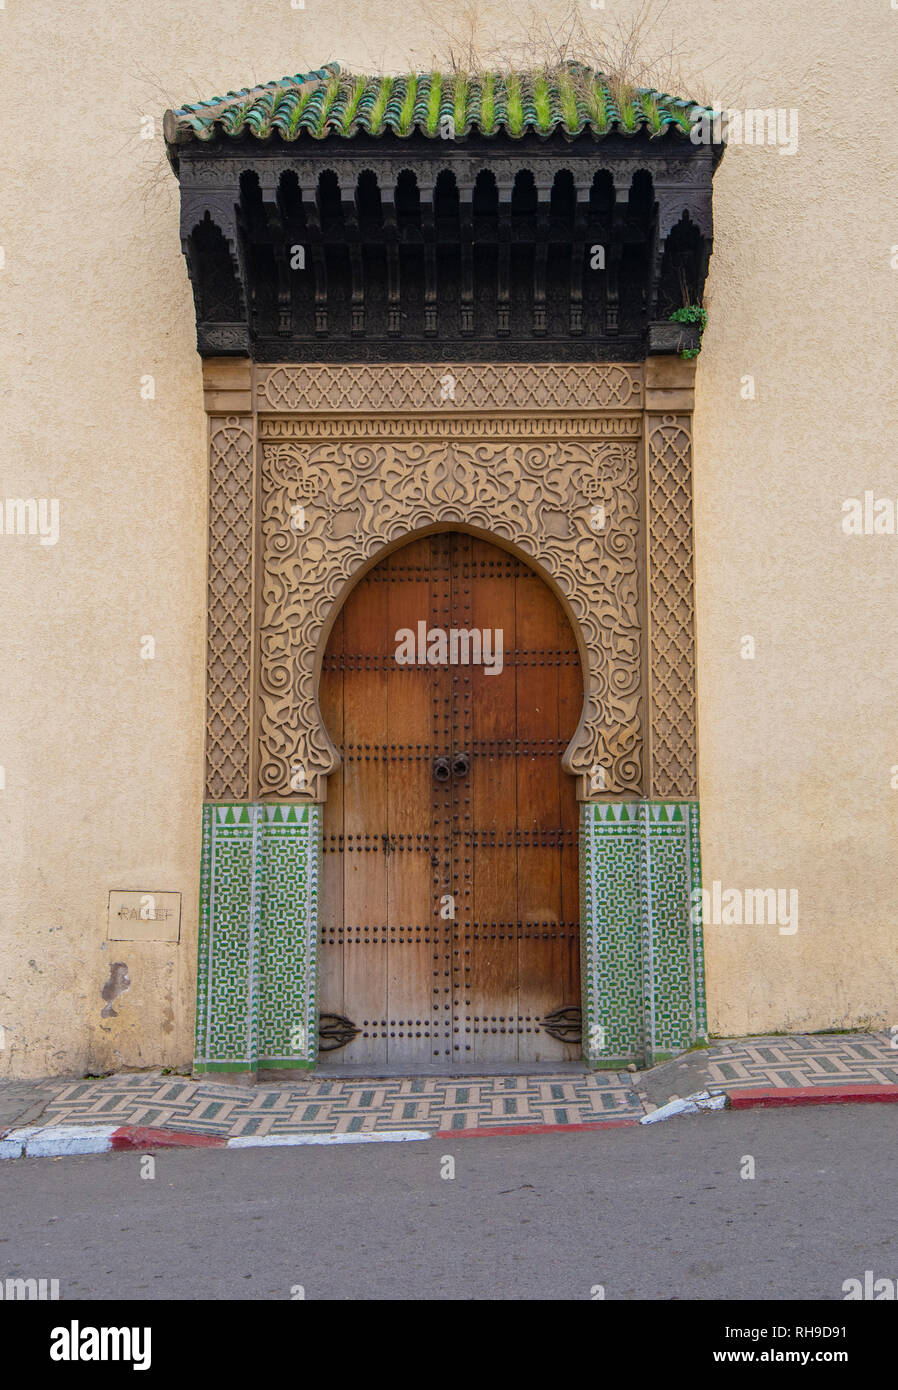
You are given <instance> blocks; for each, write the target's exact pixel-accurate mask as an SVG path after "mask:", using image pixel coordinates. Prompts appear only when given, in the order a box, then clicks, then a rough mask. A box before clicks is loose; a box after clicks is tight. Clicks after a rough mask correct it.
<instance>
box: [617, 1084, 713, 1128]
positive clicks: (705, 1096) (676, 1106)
mask: <svg viewBox="0 0 898 1390" xmlns="http://www.w3.org/2000/svg"><path fill="white" fill-rule="evenodd" d="M726 1103H727V1098H726V1093H725V1092H724V1091H714V1092H712V1091H695V1092H694V1093H693V1094H692V1095H691V1096H686V1097H685V1098H684V1099H682V1100H670V1101H668V1102H667V1104H666V1105H659V1106H658V1109H657V1110H653V1111H652V1112H651V1114H650V1115H643V1117H642V1119H641V1120H640V1121H639V1123H640V1124H641V1125H653V1124H654V1123H655V1121H656V1120H670V1119H673V1117H674V1115H698V1114H699V1112H700V1111H702V1110H723V1109H724V1108H725V1107H726Z"/></svg>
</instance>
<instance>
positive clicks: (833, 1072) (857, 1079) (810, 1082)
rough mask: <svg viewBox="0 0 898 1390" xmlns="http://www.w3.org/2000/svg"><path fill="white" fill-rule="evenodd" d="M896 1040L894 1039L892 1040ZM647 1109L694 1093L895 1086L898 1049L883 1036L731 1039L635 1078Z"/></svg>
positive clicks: (861, 1034)
mask: <svg viewBox="0 0 898 1390" xmlns="http://www.w3.org/2000/svg"><path fill="white" fill-rule="evenodd" d="M896 1041H898V1039H896ZM633 1080H634V1085H635V1089H636V1090H637V1092H638V1093H639V1095H640V1096H641V1098H642V1099H643V1101H644V1102H645V1106H646V1109H650V1108H652V1107H653V1106H655V1105H663V1104H664V1103H665V1102H666V1101H667V1100H669V1099H670V1097H671V1096H672V1095H677V1096H688V1095H691V1094H693V1093H694V1092H695V1091H701V1090H707V1089H709V1088H710V1089H711V1090H715V1091H735V1090H754V1089H758V1088H760V1089H769V1090H787V1089H789V1090H791V1089H793V1088H798V1089H803V1088H810V1089H812V1090H813V1089H815V1088H817V1087H822V1086H828V1087H840V1086H848V1087H852V1086H858V1085H860V1086H868V1085H871V1084H875V1085H880V1086H882V1085H887V1086H888V1085H891V1086H898V1050H896V1048H894V1047H893V1046H892V1039H891V1037H890V1036H889V1034H887V1033H795V1034H792V1035H790V1036H788V1037H771V1036H767V1037H755V1038H738V1039H736V1038H734V1039H731V1040H730V1041H728V1042H714V1043H713V1044H712V1045H711V1047H709V1048H708V1049H706V1050H704V1049H701V1050H698V1051H695V1052H686V1053H684V1054H683V1055H682V1056H681V1057H677V1058H675V1059H674V1060H673V1061H672V1062H665V1063H664V1064H663V1065H662V1066H658V1067H653V1068H652V1069H651V1070H649V1071H644V1072H640V1073H639V1074H638V1075H637V1076H635V1077H634V1078H633Z"/></svg>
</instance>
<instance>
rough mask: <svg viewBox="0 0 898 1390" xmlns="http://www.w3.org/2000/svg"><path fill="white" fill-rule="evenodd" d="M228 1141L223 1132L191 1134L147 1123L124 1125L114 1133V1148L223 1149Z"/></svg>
mask: <svg viewBox="0 0 898 1390" xmlns="http://www.w3.org/2000/svg"><path fill="white" fill-rule="evenodd" d="M227 1142H228V1141H227V1136H226V1135H223V1134H190V1133H188V1132H187V1130H183V1129H150V1128H148V1127H147V1126H146V1125H123V1126H122V1127H121V1129H117V1130H116V1131H115V1133H114V1134H113V1135H112V1147H113V1148H114V1149H221V1148H224V1146H225V1144H227Z"/></svg>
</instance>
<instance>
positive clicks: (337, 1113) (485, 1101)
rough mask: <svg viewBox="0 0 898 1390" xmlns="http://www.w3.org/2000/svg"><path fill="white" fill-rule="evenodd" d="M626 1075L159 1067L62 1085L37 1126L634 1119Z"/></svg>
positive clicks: (262, 1129) (434, 1125)
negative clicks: (313, 1076) (268, 1072)
mask: <svg viewBox="0 0 898 1390" xmlns="http://www.w3.org/2000/svg"><path fill="white" fill-rule="evenodd" d="M631 1081H632V1077H630V1076H629V1075H628V1074H627V1073H623V1074H619V1073H616V1072H611V1073H601V1074H597V1075H592V1076H591V1075H589V1074H587V1073H586V1072H584V1073H583V1075H582V1076H571V1075H570V1074H566V1075H563V1076H538V1077H530V1076H513V1077H507V1076H506V1077H503V1076H490V1077H465V1078H464V1080H451V1079H444V1078H442V1077H426V1078H418V1079H414V1078H412V1079H405V1080H400V1079H397V1080H395V1081H369V1082H365V1081H357V1080H352V1081H331V1080H328V1081H323V1080H321V1081H317V1080H309V1081H307V1082H304V1083H302V1084H300V1085H296V1084H294V1085H291V1086H289V1087H284V1088H279V1087H274V1086H267V1085H258V1086H254V1087H246V1088H243V1087H239V1088H238V1087H235V1086H232V1085H229V1084H227V1083H224V1084H223V1083H221V1082H209V1081H206V1080H203V1081H191V1080H190V1079H189V1078H186V1077H176V1076H170V1077H164V1076H161V1075H159V1074H158V1073H155V1074H152V1075H146V1074H144V1075H139V1076H117V1077H109V1078H105V1079H103V1080H100V1081H80V1082H75V1083H71V1082H70V1083H68V1084H67V1085H65V1086H64V1088H63V1089H61V1090H60V1092H59V1094H58V1095H57V1096H56V1098H55V1099H54V1100H53V1101H52V1102H51V1104H50V1105H48V1106H47V1108H46V1110H45V1111H44V1113H43V1115H42V1116H41V1124H80V1125H83V1124H117V1125H145V1126H148V1127H152V1128H156V1129H180V1130H186V1131H188V1132H190V1133H195V1134H219V1135H227V1137H228V1138H236V1137H238V1136H239V1135H250V1134H253V1135H264V1134H290V1133H295V1132H296V1131H298V1130H301V1131H302V1132H303V1133H308V1134H352V1133H358V1132H363V1133H365V1132H368V1131H371V1130H396V1129H426V1130H429V1131H435V1130H446V1129H448V1130H460V1129H490V1128H495V1127H496V1126H503V1125H522V1124H533V1125H546V1124H549V1125H578V1124H584V1123H587V1124H588V1123H592V1122H595V1121H596V1120H619V1119H628V1118H637V1119H638V1118H639V1116H641V1115H642V1113H643V1111H642V1106H641V1104H640V1102H639V1099H638V1097H637V1096H636V1095H635V1093H634V1091H633V1090H632V1087H631V1084H630V1083H631Z"/></svg>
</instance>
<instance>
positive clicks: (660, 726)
mask: <svg viewBox="0 0 898 1390" xmlns="http://www.w3.org/2000/svg"><path fill="white" fill-rule="evenodd" d="M691 423H692V422H691V419H690V417H689V416H687V415H673V414H667V415H649V416H648V417H647V428H646V433H647V441H646V442H647V446H648V489H647V491H648V499H647V503H648V515H649V574H650V581H649V644H648V649H649V690H650V719H651V730H652V760H651V761H652V778H651V794H652V796H655V797H658V798H659V799H665V798H671V797H685V798H689V799H692V798H694V797H697V796H698V770H697V765H696V764H697V757H696V745H697V737H696V707H695V630H694V624H695V593H694V581H693V537H692V432H691Z"/></svg>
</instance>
